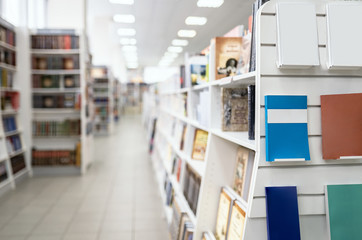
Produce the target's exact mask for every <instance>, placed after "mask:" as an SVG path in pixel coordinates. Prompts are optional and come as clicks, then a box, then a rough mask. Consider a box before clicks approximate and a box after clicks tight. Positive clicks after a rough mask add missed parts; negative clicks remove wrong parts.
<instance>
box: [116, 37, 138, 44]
mask: <svg viewBox="0 0 362 240" xmlns="http://www.w3.org/2000/svg"><path fill="white" fill-rule="evenodd" d="M119 42H120V43H121V44H122V45H136V43H137V40H136V39H135V38H121V40H120V41H119Z"/></svg>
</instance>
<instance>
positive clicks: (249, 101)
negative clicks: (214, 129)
mask: <svg viewBox="0 0 362 240" xmlns="http://www.w3.org/2000/svg"><path fill="white" fill-rule="evenodd" d="M221 92H222V94H221V98H222V114H221V116H222V130H223V131H248V137H249V139H250V140H254V139H255V85H249V86H248V87H247V88H222V91H221Z"/></svg>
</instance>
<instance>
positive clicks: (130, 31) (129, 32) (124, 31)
mask: <svg viewBox="0 0 362 240" xmlns="http://www.w3.org/2000/svg"><path fill="white" fill-rule="evenodd" d="M117 33H118V35H120V36H134V35H136V30H135V29H134V28H118V30H117Z"/></svg>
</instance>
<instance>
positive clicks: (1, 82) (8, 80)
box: [0, 68, 14, 88]
mask: <svg viewBox="0 0 362 240" xmlns="http://www.w3.org/2000/svg"><path fill="white" fill-rule="evenodd" d="M13 81H14V74H13V72H12V71H8V70H7V69H4V68H0V87H6V88H12V87H13Z"/></svg>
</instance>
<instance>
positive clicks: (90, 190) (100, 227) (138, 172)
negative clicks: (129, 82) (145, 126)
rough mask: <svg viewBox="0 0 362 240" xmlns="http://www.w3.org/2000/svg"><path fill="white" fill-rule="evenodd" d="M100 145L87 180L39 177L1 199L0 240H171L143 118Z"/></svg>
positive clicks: (126, 122)
mask: <svg viewBox="0 0 362 240" xmlns="http://www.w3.org/2000/svg"><path fill="white" fill-rule="evenodd" d="M95 141H96V142H95V148H96V149H95V159H96V160H95V162H94V163H93V166H92V167H91V168H90V169H89V171H88V172H87V174H86V175H84V176H82V177H78V176H74V177H69V176H66V177H54V176H51V177H34V178H32V179H30V180H29V181H24V183H22V184H19V185H17V188H16V190H14V191H12V192H10V193H8V194H5V195H4V196H3V197H1V198H0V199H1V201H0V212H1V214H0V239H6V240H98V239H99V240H113V239H117V240H138V239H147V240H164V239H165V240H166V239H168V233H167V224H166V222H165V220H164V219H163V217H162V210H161V209H162V205H161V200H160V199H159V196H158V188H157V185H156V181H155V179H154V174H153V172H152V167H151V163H150V161H149V160H148V156H147V154H148V152H147V144H146V141H145V139H144V132H143V130H142V127H141V120H140V117H139V116H137V115H133V116H124V117H123V118H122V121H121V122H120V124H119V125H117V127H116V128H115V131H114V134H112V135H110V136H107V137H100V138H97V139H96V140H95Z"/></svg>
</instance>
